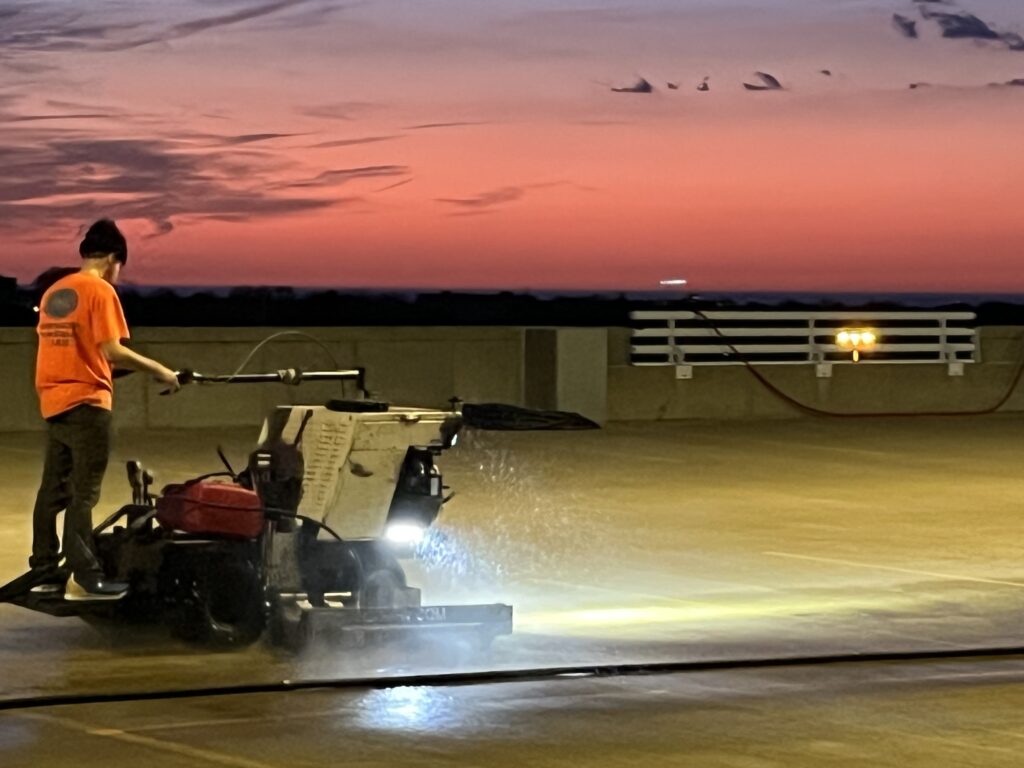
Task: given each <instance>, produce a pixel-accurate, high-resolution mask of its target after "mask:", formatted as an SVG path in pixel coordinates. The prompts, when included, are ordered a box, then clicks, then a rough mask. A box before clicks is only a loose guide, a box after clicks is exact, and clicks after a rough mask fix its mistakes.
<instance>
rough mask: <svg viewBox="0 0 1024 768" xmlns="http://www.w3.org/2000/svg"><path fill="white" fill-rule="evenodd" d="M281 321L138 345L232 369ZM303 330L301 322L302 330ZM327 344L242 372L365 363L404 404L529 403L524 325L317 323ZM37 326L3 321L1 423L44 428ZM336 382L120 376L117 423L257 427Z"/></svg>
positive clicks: (333, 391)
mask: <svg viewBox="0 0 1024 768" xmlns="http://www.w3.org/2000/svg"><path fill="white" fill-rule="evenodd" d="M279 330H280V329H275V328H139V329H136V330H134V331H133V340H132V346H133V348H134V349H136V350H137V351H139V352H140V353H142V354H144V355H148V356H150V357H153V358H155V359H157V360H159V361H161V362H163V363H165V364H167V365H168V366H170V367H172V368H183V367H188V368H192V369H194V370H198V371H203V372H207V373H231V372H232V371H234V370H235V369H236V368H237V367H238V365H239V364H240V363H241V362H242V360H243V359H245V357H246V355H248V354H249V352H250V351H251V350H252V348H253V347H254V346H255V345H256V344H257V343H259V342H260V341H261V340H262V339H264V338H266V337H267V336H269V335H271V334H272V333H275V332H277V331H279ZM300 330H302V329H300ZM304 332H305V333H308V334H310V335H312V336H315V337H316V338H318V339H321V340H322V341H323V343H324V346H325V347H326V348H327V351H324V349H322V348H321V347H319V346H318V345H317V344H315V343H313V342H311V341H309V340H308V339H304V338H301V337H284V338H281V339H280V340H277V341H274V342H271V343H269V344H268V345H266V346H265V347H263V349H261V350H260V351H259V352H258V353H257V354H256V355H255V357H253V359H252V361H251V363H250V365H249V366H247V368H246V370H249V371H260V370H276V369H278V368H287V367H298V368H303V369H306V370H312V369H320V370H323V369H329V368H333V367H334V364H335V363H334V362H333V361H332V357H333V360H335V361H337V364H338V365H339V366H341V367H344V368H349V367H356V366H363V367H365V368H366V369H367V386H368V388H369V389H370V390H371V391H372V392H373V394H374V395H375V396H379V397H380V398H381V399H385V400H389V401H390V402H393V403H401V404H403V405H419V406H425V407H448V400H449V398H451V397H453V396H458V397H460V398H462V399H463V400H468V401H477V402H480V401H496V402H503V403H511V404H515V405H520V404H522V403H523V375H522V371H523V364H522V360H523V333H524V332H523V330H522V329H519V328H311V329H305V330H304ZM35 344H36V341H35V331H34V330H33V329H27V328H26V329H22V328H8V329H0V431H21V430H35V429H42V428H43V426H44V425H43V423H42V422H41V420H40V417H39V413H38V405H37V400H36V394H35V389H34V386H33V375H34V374H33V372H34V370H35ZM343 387H349V389H348V390H347V394H348V396H352V394H353V393H354V390H353V389H351V385H342V384H339V383H316V384H303V385H302V386H301V387H287V386H284V385H278V384H269V385H237V386H230V387H224V386H221V387H218V386H207V387H188V388H185V389H184V390H182V391H181V392H180V393H178V394H176V395H174V396H173V397H161V396H160V395H159V393H158V389H157V387H156V386H155V385H153V384H152V383H151V382H150V381H149V380H148V377H145V376H141V375H138V374H136V375H133V376H129V377H126V378H123V379H119V380H118V381H117V382H115V401H116V404H117V405H116V408H115V409H114V410H115V425H117V426H119V427H154V428H155V427H199V426H236V425H253V426H254V428H255V425H257V424H258V423H259V422H260V420H261V419H262V417H263V415H264V414H265V413H266V411H267V410H268V409H269V408H270V407H271V406H272V405H274V404H276V403H281V402H321V401H324V400H327V399H329V398H331V397H342V396H345V394H346V393H345V392H343Z"/></svg>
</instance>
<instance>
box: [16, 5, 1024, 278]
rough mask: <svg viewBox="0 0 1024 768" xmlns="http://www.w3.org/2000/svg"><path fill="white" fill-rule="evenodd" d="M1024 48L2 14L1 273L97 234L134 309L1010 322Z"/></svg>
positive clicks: (819, 26)
mask: <svg viewBox="0 0 1024 768" xmlns="http://www.w3.org/2000/svg"><path fill="white" fill-rule="evenodd" d="M894 14H899V15H900V17H902V18H903V19H904V20H906V21H909V22H913V33H914V35H916V36H911V35H910V34H909V33H908V32H907V31H906V30H901V29H900V25H899V24H898V23H896V22H895V21H894ZM952 17H957V18H959V20H960V21H957V20H956V19H955V18H952ZM971 19H974V20H976V21H977V22H978V23H979V24H981V27H977V26H972V25H973V24H974V22H973V21H970V20H971ZM943 29H947V30H948V29H961V30H962V29H968V30H969V31H971V32H972V33H971V34H967V35H966V36H952V37H949V36H943ZM985 30H988V32H991V33H992V34H991V35H989V34H988V32H985ZM1021 33H1024V6H1022V5H1021V3H1020V2H1019V0H962V2H957V3H953V2H951V1H950V2H935V0H929V1H928V2H924V1H923V0H892V1H891V2H890V1H889V0H817V1H815V0H774V1H772V2H767V1H766V2H733V1H732V0H632V1H631V0H619V1H618V2H608V1H606V0H578V1H576V2H569V1H567V0H547V1H542V0H502V1H501V2H498V1H497V0H493V1H492V0H366V1H365V2H333V1H330V0H277V1H276V2H275V1H273V0H269V1H265V2H259V1H255V2H242V1H236V0H205V1H204V2H199V1H198V0H175V2H168V1H167V0H164V1H163V2H148V1H147V2H129V3H125V2H120V1H118V2H115V1H114V0H93V1H92V2H90V3H88V4H86V3H68V2H66V0H32V1H31V2H28V1H26V2H18V1H16V0H0V233H2V235H3V237H4V248H3V250H2V252H0V274H7V275H14V276H16V277H18V278H19V279H20V280H22V281H26V282H27V281H29V280H31V279H32V278H33V277H34V276H35V275H37V274H38V273H39V272H41V271H42V270H43V269H45V268H46V267H48V266H51V265H55V264H73V263H75V261H76V260H77V253H76V248H77V243H78V239H79V236H80V231H81V227H82V225H87V224H88V223H89V222H91V221H92V220H94V219H96V218H99V217H102V216H109V217H112V218H115V219H117V220H118V221H119V222H120V223H121V224H122V225H123V228H124V230H125V231H126V233H127V234H128V235H129V237H130V251H131V258H130V261H129V265H128V270H127V272H126V273H125V277H126V278H128V279H129V280H131V281H132V282H136V283H140V284H149V285H158V284H172V285H207V284H208V285H223V284H275V285H295V286H332V287H399V286H401V287H436V288H509V289H528V288H533V289H552V288H554V289H557V288H564V289H606V290H643V289H655V288H657V284H658V281H659V280H660V279H663V278H669V277H685V278H686V279H688V280H689V281H690V285H691V286H692V287H694V288H695V289H698V290H801V291H808V290H811V291H818V290H820V291H865V290H866V291H871V290H878V291H887V292H892V291H943V292H949V291H963V292H968V291H971V292H974V291H997V292H1024V268H1022V264H1021V256H1022V241H1024V223H1022V222H1024V217H1022V214H1021V203H1022V201H1024V140H1022V139H1021V135H1022V133H1024V129H1022V126H1024V87H1022V86H1021V85H1012V84H1009V83H1011V81H1013V80H1016V79H1018V78H1024V50H1016V49H1017V48H1024V39H1021V38H1020V37H1019V35H1020V34H1021ZM1018 42H1019V45H1018ZM822 70H828V72H829V73H830V74H825V73H823V72H822ZM758 71H760V72H765V73H769V74H771V75H773V76H774V77H776V78H777V79H778V80H779V81H780V82H781V84H782V89H779V90H762V91H752V90H747V89H745V88H744V87H743V83H744V82H747V83H751V84H760V83H762V80H760V79H759V78H758V77H757V76H756V74H755V73H756V72H758ZM640 77H643V78H646V79H647V81H649V82H650V84H651V85H652V86H653V92H651V93H618V92H614V91H613V90H612V88H613V87H617V88H621V87H628V86H631V85H633V84H634V83H635V82H636V81H637V80H638V78H640ZM705 77H707V78H708V84H709V90H707V91H698V90H697V86H698V84H700V83H701V81H702V80H703V79H704V78H705ZM670 82H671V83H675V84H678V88H677V89H673V88H670V87H668V83H670ZM911 83H920V84H922V85H920V86H919V87H916V88H910V87H909V86H910V84H911Z"/></svg>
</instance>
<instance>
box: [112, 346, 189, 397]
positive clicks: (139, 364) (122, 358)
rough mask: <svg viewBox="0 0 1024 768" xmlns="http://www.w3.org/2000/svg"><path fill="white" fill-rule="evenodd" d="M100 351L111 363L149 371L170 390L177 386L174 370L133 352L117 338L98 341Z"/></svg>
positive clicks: (134, 369) (135, 369)
mask: <svg viewBox="0 0 1024 768" xmlns="http://www.w3.org/2000/svg"><path fill="white" fill-rule="evenodd" d="M100 351H101V352H102V353H103V356H104V357H105V358H107V361H108V362H109V363H110V364H111V365H115V366H117V367H118V368H129V369H131V370H133V371H142V372H143V373H150V374H152V375H153V378H155V379H156V380H157V381H159V382H160V383H161V384H166V385H168V386H169V387H170V388H171V390H172V391H173V390H176V389H178V387H179V384H178V376H177V374H175V373H174V371H172V370H171V369H170V368H168V367H167V366H166V365H163V364H161V363H158V362H157V361H156V360H150V359H149V358H148V357H144V356H143V355H140V354H139V353H138V352H133V351H132V350H130V349H128V347H126V346H125V345H124V344H122V343H121V342H120V341H118V340H117V339H112V340H110V341H103V342H100Z"/></svg>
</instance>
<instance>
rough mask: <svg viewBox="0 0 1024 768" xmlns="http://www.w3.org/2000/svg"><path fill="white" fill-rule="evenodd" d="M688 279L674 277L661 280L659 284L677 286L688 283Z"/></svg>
mask: <svg viewBox="0 0 1024 768" xmlns="http://www.w3.org/2000/svg"><path fill="white" fill-rule="evenodd" d="M686 282H687V281H686V280H684V279H683V278H681V277H672V278H669V279H668V280H659V281H658V285H664V286H666V287H677V286H680V285H686Z"/></svg>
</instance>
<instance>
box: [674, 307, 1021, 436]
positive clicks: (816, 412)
mask: <svg viewBox="0 0 1024 768" xmlns="http://www.w3.org/2000/svg"><path fill="white" fill-rule="evenodd" d="M691 311H692V312H693V314H695V315H696V316H697V317H699V318H701V319H702V320H703V321H704V322H705V323H707V325H708V327H710V328H711V330H712V331H714V332H715V334H716V335H717V336H718V337H719V338H720V339H722V340H723V341H724V342H725V345H726V346H727V347H728V348H729V351H731V352H732V353H733V354H734V355H736V357H737V358H738V359H739V360H740V362H741V363H743V367H744V368H746V369H747V370H748V371H749V372H750V374H751V375H752V376H753V377H754V378H755V379H757V380H758V382H760V383H761V385H762V386H764V388H765V389H767V390H768V391H769V392H771V393H772V394H773V395H775V396H776V397H778V398H779V399H780V400H782V401H783V402H785V403H787V404H789V405H792V406H793V407H794V408H796V409H798V410H800V411H803V412H804V413H809V414H811V415H812V416H828V417H833V418H845V419H863V418H894V417H908V416H987V415H989V414H992V413H995V412H996V411H998V410H999V409H1000V408H1002V407H1003V406H1004V405H1006V401H1007V400H1009V399H1010V396H1011V395H1013V393H1014V392H1015V391H1016V390H1017V385H1018V384H1019V383H1020V379H1021V375H1022V374H1024V355H1021V359H1020V362H1019V363H1018V364H1017V372H1016V373H1015V374H1014V376H1013V381H1011V382H1010V386H1009V387H1008V388H1007V390H1006V392H1005V393H1004V394H1003V396H1002V397H1001V398H1000V399H999V401H998V402H996V403H995V404H994V405H992V406H989V407H987V408H981V409H978V410H972V411H891V412H884V411H883V412H875V413H872V412H857V413H843V412H841V411H827V410H825V409H824V408H815V407H814V406H813V405H807V403H802V402H800V401H799V400H797V399H796V398H795V397H793V396H792V395H790V394H788V393H786V392H783V391H782V390H781V389H779V388H778V387H777V386H776V385H775V384H773V383H772V382H770V381H769V380H768V379H767V378H765V376H764V374H762V373H761V372H760V371H758V370H757V369H756V368H755V367H754V365H753V364H752V363H750V362H749V361H747V360H744V359H743V356H742V355H741V354H740V353H739V351H738V350H737V349H736V347H735V346H733V344H732V342H731V341H730V340H729V338H728V337H727V336H726V335H725V334H724V333H722V332H721V331H720V330H719V329H718V326H716V325H715V324H714V323H713V322H711V319H710V318H709V317H708V316H707V315H706V314H704V313H703V312H701V311H700V310H699V309H694V310H691Z"/></svg>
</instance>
